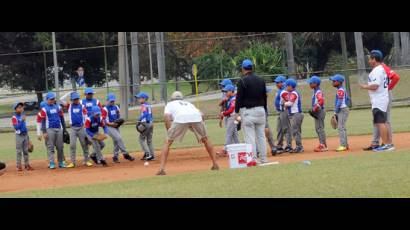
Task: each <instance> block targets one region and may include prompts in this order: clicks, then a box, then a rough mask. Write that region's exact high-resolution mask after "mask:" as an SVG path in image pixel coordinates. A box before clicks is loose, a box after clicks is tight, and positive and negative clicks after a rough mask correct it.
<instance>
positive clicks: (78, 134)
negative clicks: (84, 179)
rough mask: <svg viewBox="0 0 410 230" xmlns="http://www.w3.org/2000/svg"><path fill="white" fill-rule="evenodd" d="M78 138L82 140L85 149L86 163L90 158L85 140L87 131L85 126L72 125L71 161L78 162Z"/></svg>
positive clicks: (82, 146)
mask: <svg viewBox="0 0 410 230" xmlns="http://www.w3.org/2000/svg"><path fill="white" fill-rule="evenodd" d="M77 138H78V139H79V140H80V144H81V148H82V149H83V156H84V160H83V161H84V163H85V162H87V161H88V160H89V156H88V154H89V151H88V146H87V143H86V141H85V132H84V128H83V127H74V126H71V133H70V158H71V162H73V163H75V162H76V151H77Z"/></svg>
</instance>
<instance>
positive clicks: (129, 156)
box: [123, 153, 135, 161]
mask: <svg viewBox="0 0 410 230" xmlns="http://www.w3.org/2000/svg"><path fill="white" fill-rule="evenodd" d="M123 157H124V159H125V160H129V161H134V160H135V158H134V157H132V156H131V155H130V154H128V153H127V154H123Z"/></svg>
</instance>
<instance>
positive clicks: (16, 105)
mask: <svg viewBox="0 0 410 230" xmlns="http://www.w3.org/2000/svg"><path fill="white" fill-rule="evenodd" d="M19 105H21V106H24V103H23V102H20V101H18V102H16V103H14V104H13V105H12V108H13V110H16V108H17V107H18V106H19Z"/></svg>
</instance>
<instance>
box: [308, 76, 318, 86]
mask: <svg viewBox="0 0 410 230" xmlns="http://www.w3.org/2000/svg"><path fill="white" fill-rule="evenodd" d="M307 82H308V84H312V83H313V84H317V85H320V82H321V80H320V77H318V76H312V77H310V78H309V79H308V81H307Z"/></svg>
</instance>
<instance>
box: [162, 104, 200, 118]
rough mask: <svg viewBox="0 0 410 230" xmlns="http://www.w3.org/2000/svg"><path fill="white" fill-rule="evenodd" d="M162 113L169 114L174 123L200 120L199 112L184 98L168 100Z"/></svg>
mask: <svg viewBox="0 0 410 230" xmlns="http://www.w3.org/2000/svg"><path fill="white" fill-rule="evenodd" d="M164 114H170V115H171V116H172V120H173V121H174V122H175V123H182V124H184V123H191V122H201V121H202V114H201V112H200V111H199V110H198V109H197V108H196V107H195V106H194V105H193V104H191V103H189V102H187V101H184V100H175V101H171V102H169V103H168V104H167V105H166V106H165V109H164Z"/></svg>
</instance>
